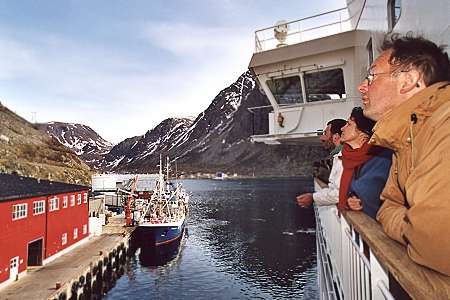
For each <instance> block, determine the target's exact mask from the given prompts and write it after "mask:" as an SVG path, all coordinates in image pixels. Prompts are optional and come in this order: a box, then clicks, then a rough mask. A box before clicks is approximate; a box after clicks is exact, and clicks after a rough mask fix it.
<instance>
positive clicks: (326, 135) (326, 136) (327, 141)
mask: <svg viewBox="0 0 450 300" xmlns="http://www.w3.org/2000/svg"><path fill="white" fill-rule="evenodd" d="M320 141H321V142H322V145H323V147H324V148H325V149H326V150H331V149H333V148H334V145H333V142H332V141H331V125H327V127H326V128H325V130H324V131H323V134H322V135H321V136H320Z"/></svg>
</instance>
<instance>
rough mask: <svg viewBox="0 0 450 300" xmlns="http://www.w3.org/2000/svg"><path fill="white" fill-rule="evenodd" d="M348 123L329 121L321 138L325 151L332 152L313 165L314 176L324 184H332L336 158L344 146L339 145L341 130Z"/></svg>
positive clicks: (335, 120)
mask: <svg viewBox="0 0 450 300" xmlns="http://www.w3.org/2000/svg"><path fill="white" fill-rule="evenodd" d="M346 123H347V122H346V121H345V120H343V119H333V120H331V121H328V123H327V127H325V130H324V131H323V135H321V136H320V141H321V142H322V146H323V148H324V149H325V150H327V151H331V152H330V154H329V155H328V156H327V157H326V158H324V159H321V160H318V161H315V162H314V163H313V176H314V177H316V178H318V179H320V180H321V181H323V182H324V183H326V184H328V183H329V182H330V173H331V168H332V167H333V160H334V156H335V155H336V154H338V153H339V152H341V150H342V145H341V143H339V139H340V134H341V128H342V127H343V126H344V125H345V124H346Z"/></svg>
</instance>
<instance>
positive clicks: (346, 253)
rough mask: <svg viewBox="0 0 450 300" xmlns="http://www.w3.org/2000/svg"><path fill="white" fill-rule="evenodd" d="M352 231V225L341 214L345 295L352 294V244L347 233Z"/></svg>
mask: <svg viewBox="0 0 450 300" xmlns="http://www.w3.org/2000/svg"><path fill="white" fill-rule="evenodd" d="M346 230H348V231H350V226H349V225H348V223H347V221H346V220H345V218H344V217H343V216H341V242H342V275H343V276H342V288H343V290H344V295H351V273H352V270H351V267H350V265H351V255H352V254H351V247H352V246H351V244H350V241H349V240H348V238H347V235H346V234H345V231H346Z"/></svg>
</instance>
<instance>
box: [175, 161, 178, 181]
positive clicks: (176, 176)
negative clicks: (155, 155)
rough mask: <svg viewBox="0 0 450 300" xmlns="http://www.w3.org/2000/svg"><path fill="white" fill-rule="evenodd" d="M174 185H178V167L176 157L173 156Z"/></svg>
mask: <svg viewBox="0 0 450 300" xmlns="http://www.w3.org/2000/svg"><path fill="white" fill-rule="evenodd" d="M175 185H178V168H177V159H176V158H175Z"/></svg>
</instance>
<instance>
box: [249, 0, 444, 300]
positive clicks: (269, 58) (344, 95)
mask: <svg viewBox="0 0 450 300" xmlns="http://www.w3.org/2000/svg"><path fill="white" fill-rule="evenodd" d="M449 20H450V1H448V0H432V1H418V0H407V1H406V0H403V1H400V0H388V1H385V0H384V1H383V0H347V5H346V7H343V8H341V9H337V10H333V11H329V12H325V13H322V14H318V15H314V16H310V17H306V18H303V19H299V20H295V21H292V22H285V21H282V22H277V24H276V25H275V26H273V27H268V28H264V29H261V30H257V31H256V32H255V51H254V54H253V56H252V59H251V61H250V64H249V68H250V70H252V72H253V73H254V74H255V75H256V77H257V79H258V84H259V86H260V88H261V90H262V92H263V93H264V94H266V95H267V97H268V99H269V101H270V104H271V107H272V111H271V112H270V113H269V114H268V121H269V132H268V133H265V134H259V135H254V136H252V140H253V141H255V142H264V143H267V144H283V143H284V144H302V143H318V142H319V138H318V136H319V135H320V134H321V133H322V129H323V128H324V127H325V125H326V122H327V121H329V120H331V119H334V118H343V119H347V117H348V116H349V115H350V112H351V110H352V108H353V107H354V106H360V105H361V95H360V93H359V92H358V90H357V86H358V84H359V83H360V82H361V81H362V80H363V79H364V77H365V76H366V72H367V70H368V68H369V66H370V65H371V64H372V62H373V60H374V57H376V56H377V55H378V54H379V50H378V49H379V46H380V45H381V43H382V40H383V37H384V35H385V34H386V33H400V34H406V33H407V32H410V31H412V32H413V33H415V34H420V35H423V36H424V37H426V38H428V39H430V40H432V41H434V42H435V43H437V44H446V45H449V44H450V25H449V23H450V22H449ZM447 52H448V50H447ZM266 108H267V107H256V108H252V109H251V111H252V112H255V113H256V112H257V111H258V109H261V111H262V110H263V109H266ZM316 188H317V189H319V188H320V182H318V181H316ZM315 213H316V221H317V222H316V223H317V230H316V233H317V257H318V274H319V286H320V299H411V298H412V299H450V277H446V276H444V275H441V274H439V273H437V272H434V271H432V270H430V269H427V268H424V267H421V266H419V265H417V264H415V263H414V262H413V261H412V260H410V259H409V257H408V255H407V253H406V250H405V248H404V247H403V246H402V245H400V244H399V243H397V242H395V241H393V240H391V239H390V238H388V237H387V236H386V235H385V234H384V233H383V230H382V228H381V226H380V225H379V224H378V223H377V222H376V221H374V220H372V219H370V218H369V217H368V216H366V215H364V214H362V213H357V212H348V213H345V214H344V215H341V216H339V215H338V212H337V209H336V208H335V207H322V208H315ZM445 238H448V236H446V237H445ZM449 259H450V258H449Z"/></svg>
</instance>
